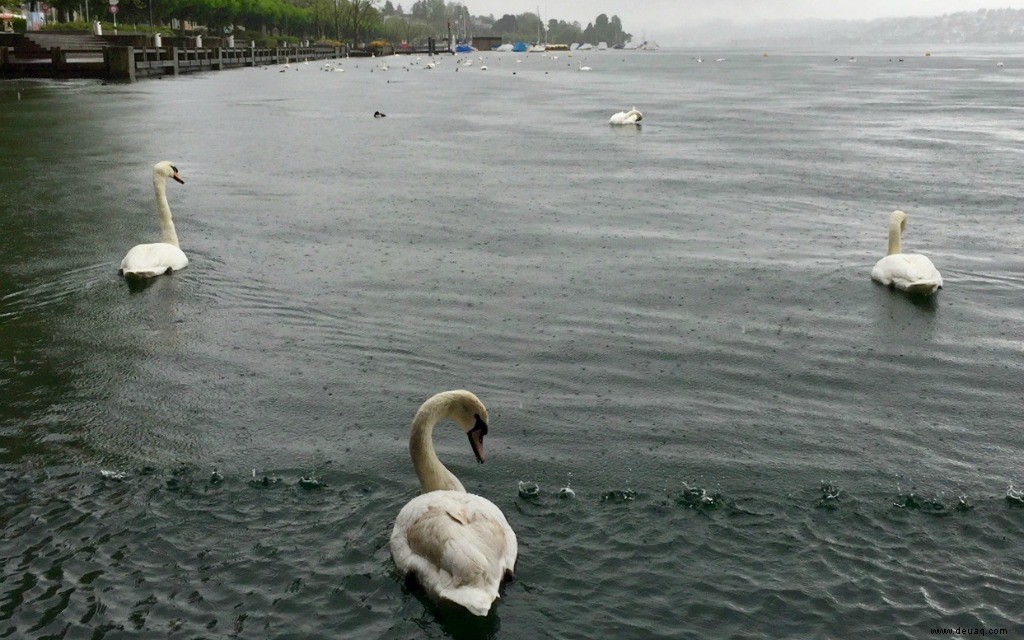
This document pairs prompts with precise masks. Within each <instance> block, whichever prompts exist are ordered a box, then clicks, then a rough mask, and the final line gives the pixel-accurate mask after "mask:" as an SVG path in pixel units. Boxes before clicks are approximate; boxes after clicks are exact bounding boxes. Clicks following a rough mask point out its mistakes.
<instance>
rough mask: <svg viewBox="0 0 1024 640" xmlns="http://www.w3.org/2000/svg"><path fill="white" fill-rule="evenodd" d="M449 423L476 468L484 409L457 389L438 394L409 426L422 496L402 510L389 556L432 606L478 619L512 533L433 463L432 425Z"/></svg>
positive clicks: (506, 563)
mask: <svg viewBox="0 0 1024 640" xmlns="http://www.w3.org/2000/svg"><path fill="white" fill-rule="evenodd" d="M445 418H448V419H450V420H451V421H453V422H454V423H455V424H456V425H458V426H459V428H461V429H462V431H463V432H464V433H465V434H466V435H467V436H468V437H469V444H470V446H471V447H472V449H473V454H474V455H475V456H476V459H477V461H478V462H480V463H483V461H484V445H483V442H484V436H485V435H487V432H488V428H489V427H488V425H487V409H486V408H485V407H484V405H483V403H482V402H481V401H480V399H479V398H477V397H476V396H475V395H474V394H472V393H471V392H469V391H465V390H456V391H445V392H442V393H438V394H436V395H434V396H432V397H431V398H429V399H428V400H427V401H426V402H424V403H423V405H422V406H420V408H419V410H418V411H417V412H416V415H415V417H414V418H413V420H412V432H411V434H410V437H409V452H410V454H411V455H412V461H413V467H414V468H415V470H416V475H417V476H418V477H419V480H420V486H421V487H422V488H423V493H422V494H421V495H419V496H417V497H415V498H413V499H412V500H410V501H409V502H408V504H406V505H405V506H404V507H403V508H402V510H401V511H400V512H399V514H398V517H397V518H396V519H395V527H394V529H393V530H392V532H391V557H392V558H394V561H395V565H396V566H397V567H398V569H399V571H400V572H401V573H403V574H405V575H412V576H415V578H416V579H417V580H418V581H419V583H420V585H421V586H422V587H423V588H424V590H425V591H426V592H427V594H428V595H429V596H430V597H431V598H432V599H434V600H437V601H442V602H452V603H455V604H457V605H460V606H462V607H465V608H466V609H467V610H468V611H469V612H470V613H472V614H474V615H478V616H486V615H487V613H488V612H489V611H490V609H491V605H492V604H493V603H494V601H495V600H496V599H497V598H498V597H499V596H498V587H499V586H500V585H501V582H502V581H503V580H504V579H506V578H508V577H511V575H512V571H513V569H514V568H515V564H516V556H517V554H518V542H517V540H516V534H515V532H514V531H512V527H510V526H509V524H508V521H507V520H506V519H505V515H504V514H503V513H502V512H501V510H500V509H499V508H498V507H496V506H495V505H494V504H493V503H492V502H491V501H489V500H487V499H486V498H482V497H480V496H477V495H473V494H471V493H466V489H465V488H464V487H463V486H462V483H461V482H459V479H458V478H456V477H455V475H454V474H453V473H452V472H451V471H449V470H448V469H447V468H446V467H445V466H444V464H442V463H441V461H440V460H439V459H438V457H437V453H435V451H434V445H433V442H432V434H433V430H434V425H436V424H437V423H438V422H440V421H441V420H444V419H445Z"/></svg>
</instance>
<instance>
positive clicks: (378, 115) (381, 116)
mask: <svg viewBox="0 0 1024 640" xmlns="http://www.w3.org/2000/svg"><path fill="white" fill-rule="evenodd" d="M373 117H374V118H386V117H387V116H386V115H385V114H383V113H381V112H380V111H374V112H373Z"/></svg>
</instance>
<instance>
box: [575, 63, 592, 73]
mask: <svg viewBox="0 0 1024 640" xmlns="http://www.w3.org/2000/svg"><path fill="white" fill-rule="evenodd" d="M576 68H577V69H579V70H580V71H593V69H591V68H590V67H586V66H584V65H583V63H582V62H579V61H577V62H576Z"/></svg>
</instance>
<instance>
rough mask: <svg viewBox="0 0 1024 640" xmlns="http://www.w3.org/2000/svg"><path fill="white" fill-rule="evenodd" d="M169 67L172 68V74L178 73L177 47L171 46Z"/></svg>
mask: <svg viewBox="0 0 1024 640" xmlns="http://www.w3.org/2000/svg"><path fill="white" fill-rule="evenodd" d="M171 68H172V69H174V71H173V75H175V76H177V75H178V47H171Z"/></svg>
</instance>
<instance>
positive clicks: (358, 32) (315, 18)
mask: <svg viewBox="0 0 1024 640" xmlns="http://www.w3.org/2000/svg"><path fill="white" fill-rule="evenodd" d="M50 5H51V6H53V7H54V8H56V9H57V10H58V11H59V12H61V14H62V15H65V16H70V15H71V14H72V13H73V12H78V11H81V9H82V7H83V6H88V10H89V13H90V17H91V18H100V17H107V16H108V14H107V13H106V10H107V6H108V2H107V0H50ZM117 17H118V22H121V23H123V24H125V23H128V24H130V23H147V24H148V23H149V22H150V18H151V17H152V21H153V22H154V23H156V24H168V23H170V22H171V20H172V19H178V20H187V21H189V22H191V23H193V24H200V25H204V26H206V27H207V28H208V29H209V31H210V32H211V33H222V32H228V31H230V30H232V29H234V28H236V27H239V26H240V27H243V28H245V29H246V30H247V31H254V32H256V33H263V34H276V35H285V34H287V35H293V36H298V37H302V38H309V39H316V40H335V41H339V42H351V43H354V44H356V45H359V44H362V43H365V42H369V41H371V40H375V39H382V40H387V41H389V42H391V43H399V42H416V41H421V40H424V39H426V38H427V37H431V36H432V37H435V38H438V39H443V38H445V37H447V35H448V33H449V29H450V30H451V32H452V34H453V35H454V36H455V37H456V38H457V39H459V38H467V39H468V38H469V37H471V36H473V35H481V33H480V32H481V31H482V29H481V28H480V25H482V26H485V27H489V28H490V33H489V34H487V35H495V36H501V37H502V38H503V39H504V41H506V42H515V41H520V40H521V41H529V42H534V41H537V40H543V41H545V42H558V43H566V44H568V43H572V42H590V43H592V44H597V43H598V42H602V41H603V42H607V43H609V44H617V43H622V42H625V41H628V40H629V39H630V38H631V35H630V34H628V33H625V32H624V31H623V30H622V22H621V21H620V20H619V17H618V16H612V17H611V18H609V17H608V16H607V15H605V14H601V15H599V16H597V18H596V19H595V21H594V22H592V23H589V24H588V25H587V26H586V27H582V26H581V25H580V24H579V23H578V22H572V23H569V22H565V21H564V20H555V19H552V20H548V22H547V24H543V25H542V23H541V19H540V17H539V16H538V15H537V14H534V13H528V12H527V13H522V14H519V15H511V14H506V15H503V16H502V17H501V18H499V19H495V18H494V16H493V15H492V16H473V15H472V14H471V13H470V11H469V8H468V7H467V6H466V5H464V4H462V3H461V2H445V0H416V1H415V2H413V3H412V4H411V5H409V8H408V12H406V9H404V8H403V7H402V5H401V3H398V4H395V3H393V2H392V0H385V1H384V3H383V5H381V4H380V0H120V3H119V5H118V15H117Z"/></svg>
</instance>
